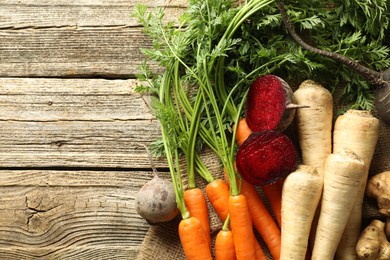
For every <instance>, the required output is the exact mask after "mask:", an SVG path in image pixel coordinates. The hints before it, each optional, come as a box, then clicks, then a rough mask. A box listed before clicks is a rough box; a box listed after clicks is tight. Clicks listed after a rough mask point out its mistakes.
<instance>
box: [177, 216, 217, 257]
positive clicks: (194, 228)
mask: <svg viewBox="0 0 390 260" xmlns="http://www.w3.org/2000/svg"><path fill="white" fill-rule="evenodd" d="M179 237H180V242H181V245H182V247H183V250H184V253H185V256H186V259H187V260H198V259H199V260H206V259H210V260H211V259H212V257H211V251H210V245H209V240H208V238H207V236H206V233H205V232H204V228H203V226H202V224H201V222H200V221H199V220H198V219H197V218H195V217H189V218H185V219H182V220H181V221H180V223H179Z"/></svg>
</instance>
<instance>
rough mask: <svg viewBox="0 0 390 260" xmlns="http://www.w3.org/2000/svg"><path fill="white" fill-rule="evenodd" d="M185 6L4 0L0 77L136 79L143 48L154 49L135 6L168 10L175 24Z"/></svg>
mask: <svg viewBox="0 0 390 260" xmlns="http://www.w3.org/2000/svg"><path fill="white" fill-rule="evenodd" d="M92 2H93V3H92ZM183 2H184V1H179V0H176V1H150V0H149V1H146V2H144V1H118V0H116V1H96V2H95V1H89V0H84V1H79V2H78V3H68V2H67V1H53V2H49V1H18V2H17V3H15V1H5V3H4V1H3V2H2V3H1V4H0V38H1V39H2V40H1V41H0V77H26V76H28V77H104V78H131V77H134V75H135V74H136V73H138V72H139V70H138V69H139V66H140V65H141V63H142V62H143V61H144V60H145V57H144V56H143V54H142V53H141V51H140V48H147V47H150V45H151V43H150V41H149V39H148V38H147V37H146V36H145V35H144V34H143V32H142V28H141V27H140V26H139V24H138V22H137V20H136V19H135V18H133V17H131V14H132V12H133V10H134V6H135V5H136V4H140V3H144V4H147V5H149V6H150V8H151V9H153V8H155V7H164V8H166V9H165V10H166V16H167V17H168V18H167V19H170V20H174V19H177V17H178V16H179V14H180V13H181V12H182V11H183V5H184V4H183ZM152 69H153V70H155V71H159V68H158V66H157V65H156V64H154V65H153V64H152Z"/></svg>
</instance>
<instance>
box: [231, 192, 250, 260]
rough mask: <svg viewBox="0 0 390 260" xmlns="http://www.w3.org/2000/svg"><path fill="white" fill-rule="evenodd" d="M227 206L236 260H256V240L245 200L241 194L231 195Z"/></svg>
mask: <svg viewBox="0 0 390 260" xmlns="http://www.w3.org/2000/svg"><path fill="white" fill-rule="evenodd" d="M228 206H229V214H230V226H231V230H232V232H233V238H234V248H235V251H236V257H237V259H238V260H241V259H256V246H255V242H256V238H255V234H254V233H253V227H252V219H251V216H250V214H249V207H248V201H247V198H246V197H245V196H244V195H242V194H238V195H231V196H230V197H229V202H228Z"/></svg>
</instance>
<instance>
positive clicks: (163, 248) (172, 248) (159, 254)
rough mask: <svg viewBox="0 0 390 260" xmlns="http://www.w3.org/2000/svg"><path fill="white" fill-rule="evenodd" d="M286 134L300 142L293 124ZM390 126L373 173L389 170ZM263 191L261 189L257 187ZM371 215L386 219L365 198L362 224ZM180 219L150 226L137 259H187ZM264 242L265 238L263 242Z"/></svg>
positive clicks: (212, 162) (213, 162)
mask: <svg viewBox="0 0 390 260" xmlns="http://www.w3.org/2000/svg"><path fill="white" fill-rule="evenodd" d="M286 134H287V135H288V136H289V137H290V138H291V139H292V140H293V142H294V143H295V144H296V145H297V141H296V140H297V138H296V133H295V129H294V125H292V126H291V127H290V128H289V129H287V132H286ZM389 152H390V126H388V125H385V124H384V123H382V122H381V124H380V137H379V140H378V143H377V146H376V150H375V154H374V157H373V161H372V164H371V169H370V176H372V175H373V174H377V173H380V172H383V171H386V170H390V154H389ZM204 158H205V162H206V165H208V166H209V167H210V169H211V171H212V172H213V173H214V174H215V176H216V177H219V176H221V174H222V169H221V166H220V165H219V164H218V160H217V159H216V158H215V157H214V156H213V155H212V154H211V153H208V152H207V153H206V155H205V156H204ZM197 182H198V185H199V186H200V187H205V184H206V183H205V182H203V181H202V180H200V179H198V180H197ZM258 190H259V192H260V194H261V190H260V189H258ZM209 213H210V223H211V232H212V239H213V242H214V240H215V237H216V234H217V232H218V231H219V230H220V228H221V227H222V222H221V221H220V220H219V219H218V216H217V215H216V214H215V212H214V211H213V209H212V208H209ZM372 218H379V219H384V218H383V216H381V215H380V214H379V213H378V210H377V205H376V202H375V201H374V200H372V199H368V198H366V200H365V203H364V207H363V226H365V225H366V224H367V223H369V221H370V220H371V219H372ZM179 221H180V219H179V218H177V219H175V220H174V221H172V222H170V223H165V224H162V225H158V226H151V227H150V229H149V231H148V232H147V234H146V237H145V239H144V241H143V244H142V247H141V250H140V252H139V255H138V257H137V260H152V259H156V260H157V259H159V260H160V259H161V260H163V259H167V260H168V259H169V260H171V259H185V256H184V253H183V250H182V248H181V245H180V241H179V237H178V233H177V226H178V223H179ZM260 242H261V243H262V241H260ZM262 245H263V249H264V252H265V253H266V255H267V256H268V258H269V259H272V258H271V257H270V256H269V253H268V250H267V249H266V247H265V246H264V244H263V243H262Z"/></svg>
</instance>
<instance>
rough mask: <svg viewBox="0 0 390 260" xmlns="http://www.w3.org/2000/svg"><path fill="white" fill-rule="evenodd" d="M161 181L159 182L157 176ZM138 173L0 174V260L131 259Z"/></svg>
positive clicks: (137, 231) (136, 233)
mask: <svg viewBox="0 0 390 260" xmlns="http://www.w3.org/2000/svg"><path fill="white" fill-rule="evenodd" d="M163 177H164V176H163ZM151 178H152V172H151V171H148V172H141V171H33V170H26V171H9V170H8V171H2V172H1V175H0V188H1V190H2V196H1V197H0V215H1V218H0V258H1V259H31V258H43V259H75V258H77V259H135V256H136V254H137V253H138V249H139V244H140V243H141V242H142V240H143V236H144V235H145V233H146V231H147V229H148V228H149V225H148V224H147V223H146V222H145V221H144V220H143V219H141V218H140V217H139V216H138V215H137V214H136V212H135V209H134V198H135V194H136V191H138V189H139V188H140V187H141V186H142V185H143V184H144V183H145V182H146V181H148V180H150V179H151Z"/></svg>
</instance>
